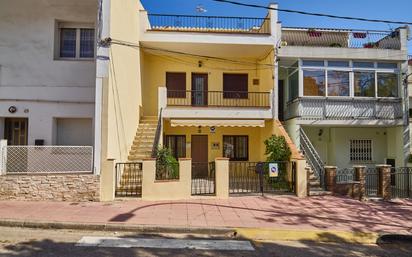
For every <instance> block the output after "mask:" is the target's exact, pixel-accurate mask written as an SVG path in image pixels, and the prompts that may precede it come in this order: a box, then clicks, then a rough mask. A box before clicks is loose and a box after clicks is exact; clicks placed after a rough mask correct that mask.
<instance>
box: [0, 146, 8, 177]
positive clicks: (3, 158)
mask: <svg viewBox="0 0 412 257" xmlns="http://www.w3.org/2000/svg"><path fill="white" fill-rule="evenodd" d="M6 146H7V140H4V139H2V140H0V175H3V174H6V163H7V148H6Z"/></svg>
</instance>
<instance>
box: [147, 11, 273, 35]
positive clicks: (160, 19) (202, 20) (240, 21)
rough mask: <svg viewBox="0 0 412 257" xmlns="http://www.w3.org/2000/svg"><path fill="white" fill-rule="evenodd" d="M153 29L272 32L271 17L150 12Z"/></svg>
mask: <svg viewBox="0 0 412 257" xmlns="http://www.w3.org/2000/svg"><path fill="white" fill-rule="evenodd" d="M148 16H149V21H150V26H151V30H160V31H183V32H185V31H186V32H214V33H251V34H270V19H269V18H251V17H222V16H196V15H166V14H149V15H148Z"/></svg>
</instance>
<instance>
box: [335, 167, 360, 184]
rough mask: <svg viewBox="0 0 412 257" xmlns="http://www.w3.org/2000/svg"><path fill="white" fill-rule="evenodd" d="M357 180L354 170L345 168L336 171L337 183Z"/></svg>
mask: <svg viewBox="0 0 412 257" xmlns="http://www.w3.org/2000/svg"><path fill="white" fill-rule="evenodd" d="M354 180H355V170H354V169H353V168H345V169H338V170H336V182H337V183H339V182H351V181H354Z"/></svg>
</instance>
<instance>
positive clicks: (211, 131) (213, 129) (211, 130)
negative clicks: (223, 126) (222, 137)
mask: <svg viewBox="0 0 412 257" xmlns="http://www.w3.org/2000/svg"><path fill="white" fill-rule="evenodd" d="M209 129H210V133H212V134H213V133H215V132H216V127H215V126H212V127H210V128H209Z"/></svg>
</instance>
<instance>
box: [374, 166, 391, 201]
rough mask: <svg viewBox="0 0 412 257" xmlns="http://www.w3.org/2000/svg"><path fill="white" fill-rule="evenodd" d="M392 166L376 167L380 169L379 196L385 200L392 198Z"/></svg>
mask: <svg viewBox="0 0 412 257" xmlns="http://www.w3.org/2000/svg"><path fill="white" fill-rule="evenodd" d="M391 167H392V166H391V165H386V164H382V165H376V168H377V169H378V196H380V197H382V198H383V199H384V200H389V199H390V198H391Z"/></svg>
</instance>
